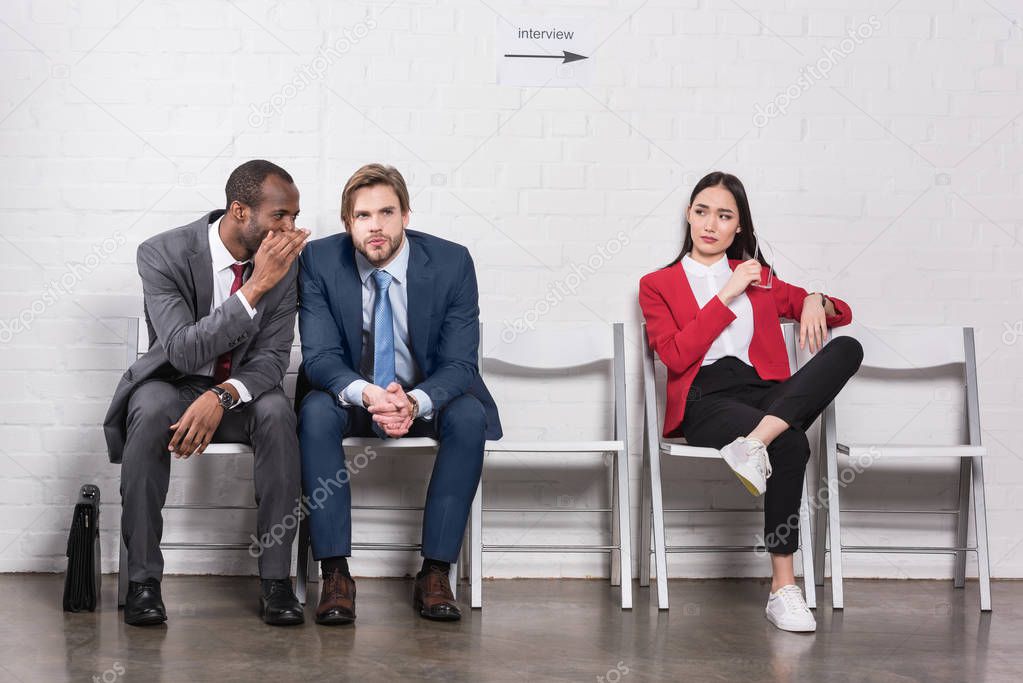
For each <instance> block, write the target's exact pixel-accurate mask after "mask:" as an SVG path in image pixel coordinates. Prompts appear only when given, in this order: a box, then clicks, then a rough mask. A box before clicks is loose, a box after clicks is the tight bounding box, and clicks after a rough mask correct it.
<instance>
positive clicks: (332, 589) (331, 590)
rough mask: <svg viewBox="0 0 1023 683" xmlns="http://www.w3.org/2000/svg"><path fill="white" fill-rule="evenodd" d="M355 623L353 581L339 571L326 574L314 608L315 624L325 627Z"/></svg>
mask: <svg viewBox="0 0 1023 683" xmlns="http://www.w3.org/2000/svg"><path fill="white" fill-rule="evenodd" d="M353 621H355V581H354V580H353V579H352V577H350V576H345V575H344V574H342V573H341V571H340V570H334V571H332V572H327V574H326V575H325V576H324V577H323V587H322V588H321V589H320V604H319V605H318V606H317V607H316V623H317V624H323V625H325V626H338V625H341V624H350V623H352V622H353Z"/></svg>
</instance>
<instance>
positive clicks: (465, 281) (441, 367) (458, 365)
mask: <svg viewBox="0 0 1023 683" xmlns="http://www.w3.org/2000/svg"><path fill="white" fill-rule="evenodd" d="M455 281H456V283H457V284H456V285H455V289H454V292H453V294H452V297H451V301H450V302H449V303H448V306H447V310H445V311H444V320H443V322H441V327H440V337H439V339H438V348H437V350H436V354H437V359H438V360H437V369H436V370H435V371H434V372H433V373H432V374H431V375H430V376H429V377H427V378H426V379H424V380H423V381H422V382H420V383H419V386H417V387H416V388H417V389H422V390H423V391H425V392H426V395H427V396H429V397H430V401H431V402H432V403H433V410H434V414H436V413H437V412H439V411H441V410H442V409H443V408H444V406H445V405H447V404H448V402H450V401H451V400H453V399H455V398H458V397H459V396H461V395H462V394H464V393H465V392H466V391H467V390H468V389H469V387H470V385H472V382H473V380H474V379H475V378H476V376H477V375H478V374H479V366H478V364H477V356H478V354H479V345H480V308H479V290H478V288H477V285H476V269H475V267H474V266H473V263H472V257H471V256H470V255H469V250H468V249H466V250H464V251H463V258H462V263H461V265H460V267H459V270H458V277H457V278H456V280H455Z"/></svg>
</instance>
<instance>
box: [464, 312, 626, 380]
mask: <svg viewBox="0 0 1023 683" xmlns="http://www.w3.org/2000/svg"><path fill="white" fill-rule="evenodd" d="M615 325H622V323H615ZM623 328H624V326H623ZM608 332H609V326H608V324H607V323H604V322H599V323H593V322H583V323H546V324H543V325H538V326H536V327H533V328H531V329H524V330H522V331H518V330H514V329H512V328H511V327H508V326H507V325H506V326H504V328H503V329H498V328H497V326H496V325H486V326H484V327H483V329H482V331H481V335H480V360H495V361H500V362H502V363H505V364H507V365H514V366H516V367H520V368H531V369H534V370H561V369H566V368H572V367H579V366H583V365H589V364H591V363H597V362H600V361H604V360H609V359H612V358H614V343H613V340H612V337H611V335H609V334H608Z"/></svg>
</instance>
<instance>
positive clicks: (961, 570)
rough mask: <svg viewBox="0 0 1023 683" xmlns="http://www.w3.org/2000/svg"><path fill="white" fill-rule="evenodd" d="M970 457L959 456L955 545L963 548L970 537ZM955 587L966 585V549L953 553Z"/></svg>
mask: <svg viewBox="0 0 1023 683" xmlns="http://www.w3.org/2000/svg"><path fill="white" fill-rule="evenodd" d="M971 461H972V458H959V514H957V515H956V547H957V548H964V547H966V544H967V543H968V542H969V538H970V481H971V476H970V475H971ZM952 585H953V586H954V587H955V588H963V587H964V586H966V551H965V550H960V551H958V552H956V555H955V571H954V573H953V576H952Z"/></svg>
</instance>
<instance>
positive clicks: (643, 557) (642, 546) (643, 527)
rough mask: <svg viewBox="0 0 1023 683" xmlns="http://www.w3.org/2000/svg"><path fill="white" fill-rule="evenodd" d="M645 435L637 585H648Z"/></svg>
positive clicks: (644, 435) (648, 527)
mask: <svg viewBox="0 0 1023 683" xmlns="http://www.w3.org/2000/svg"><path fill="white" fill-rule="evenodd" d="M647 438H648V437H647V434H646V430H643V456H642V457H643V467H642V474H641V476H640V479H641V481H640V489H641V493H640V511H639V514H640V532H639V585H640V586H649V585H650V535H651V534H652V533H653V529H651V524H650V458H649V457H648V455H647Z"/></svg>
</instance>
